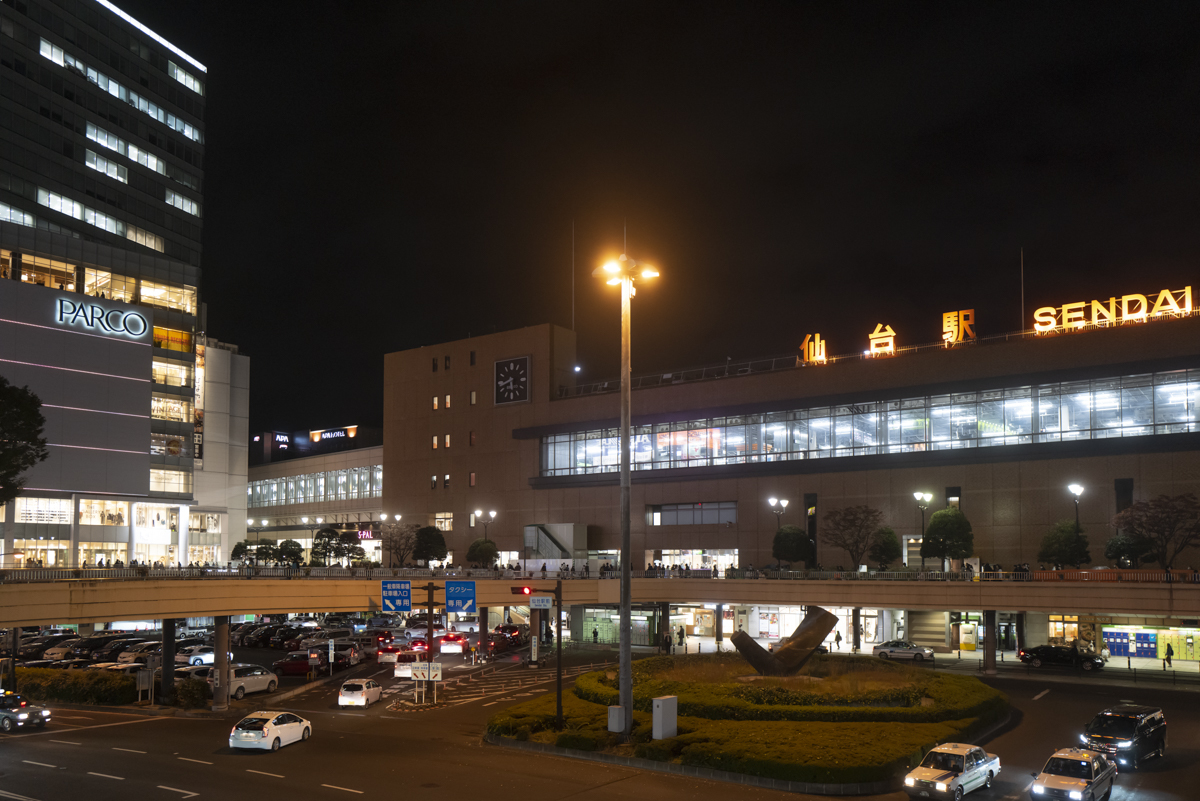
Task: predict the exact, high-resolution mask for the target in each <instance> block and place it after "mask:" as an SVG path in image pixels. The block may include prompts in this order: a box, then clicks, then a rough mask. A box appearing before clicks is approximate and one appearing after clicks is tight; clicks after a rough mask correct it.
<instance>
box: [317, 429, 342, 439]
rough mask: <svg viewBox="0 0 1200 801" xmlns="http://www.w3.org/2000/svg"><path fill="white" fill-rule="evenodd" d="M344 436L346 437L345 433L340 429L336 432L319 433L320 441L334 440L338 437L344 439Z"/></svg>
mask: <svg viewBox="0 0 1200 801" xmlns="http://www.w3.org/2000/svg"><path fill="white" fill-rule="evenodd" d="M344 436H346V432H345V431H343V430H341V429H338V430H336V431H322V432H321V439H336V438H338V437H344Z"/></svg>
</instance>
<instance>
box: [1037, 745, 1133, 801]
mask: <svg viewBox="0 0 1200 801" xmlns="http://www.w3.org/2000/svg"><path fill="white" fill-rule="evenodd" d="M1031 775H1032V776H1033V785H1032V786H1030V788H1029V795H1030V798H1046V799H1050V798H1069V799H1071V801H1100V799H1107V798H1108V797H1109V795H1110V794H1111V793H1112V788H1113V780H1114V779H1116V778H1117V763H1116V762H1113V761H1112V760H1111V759H1109V758H1108V757H1107V756H1105V755H1104V754H1099V753H1097V752H1095V751H1089V750H1088V749H1086V748H1062V749H1059V750H1058V751H1055V752H1054V756H1052V757H1050V759H1048V760H1047V761H1046V764H1045V765H1044V766H1043V767H1042V772H1041V773H1033V774H1031Z"/></svg>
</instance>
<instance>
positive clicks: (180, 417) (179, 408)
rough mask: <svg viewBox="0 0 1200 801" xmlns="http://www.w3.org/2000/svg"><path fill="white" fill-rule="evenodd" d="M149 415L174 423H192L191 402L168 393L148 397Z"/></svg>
mask: <svg viewBox="0 0 1200 801" xmlns="http://www.w3.org/2000/svg"><path fill="white" fill-rule="evenodd" d="M150 416H151V417H153V418H154V419H155V420H171V421H173V422H176V423H194V422H195V418H193V417H192V402H191V401H188V400H184V399H182V398H175V397H171V396H168V395H154V396H152V397H151V398H150Z"/></svg>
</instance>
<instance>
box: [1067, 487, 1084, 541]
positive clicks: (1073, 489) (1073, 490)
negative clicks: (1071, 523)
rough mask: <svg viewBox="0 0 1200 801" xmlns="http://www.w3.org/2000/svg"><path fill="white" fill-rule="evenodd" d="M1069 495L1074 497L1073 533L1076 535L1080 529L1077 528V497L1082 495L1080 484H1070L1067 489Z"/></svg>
mask: <svg viewBox="0 0 1200 801" xmlns="http://www.w3.org/2000/svg"><path fill="white" fill-rule="evenodd" d="M1067 489H1069V490H1070V491H1071V494H1072V495H1074V496H1075V533H1076V534H1078V533H1079V532H1080V531H1082V529H1081V528H1080V527H1079V496H1080V495H1082V494H1083V485H1082V484H1072V485H1071V486H1069V487H1067Z"/></svg>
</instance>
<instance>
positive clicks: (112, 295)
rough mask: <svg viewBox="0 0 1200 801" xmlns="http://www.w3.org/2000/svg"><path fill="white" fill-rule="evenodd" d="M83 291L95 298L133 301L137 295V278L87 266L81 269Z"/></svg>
mask: <svg viewBox="0 0 1200 801" xmlns="http://www.w3.org/2000/svg"><path fill="white" fill-rule="evenodd" d="M83 291H84V294H87V295H91V296H93V297H97V298H99V297H103V298H105V299H106V300H119V301H122V302H124V303H133V299H134V298H135V297H136V296H137V279H136V278H127V277H125V276H123V275H114V274H113V273H109V272H105V271H104V270H93V269H92V268H91V267H88V268H86V269H85V270H84V271H83Z"/></svg>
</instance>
